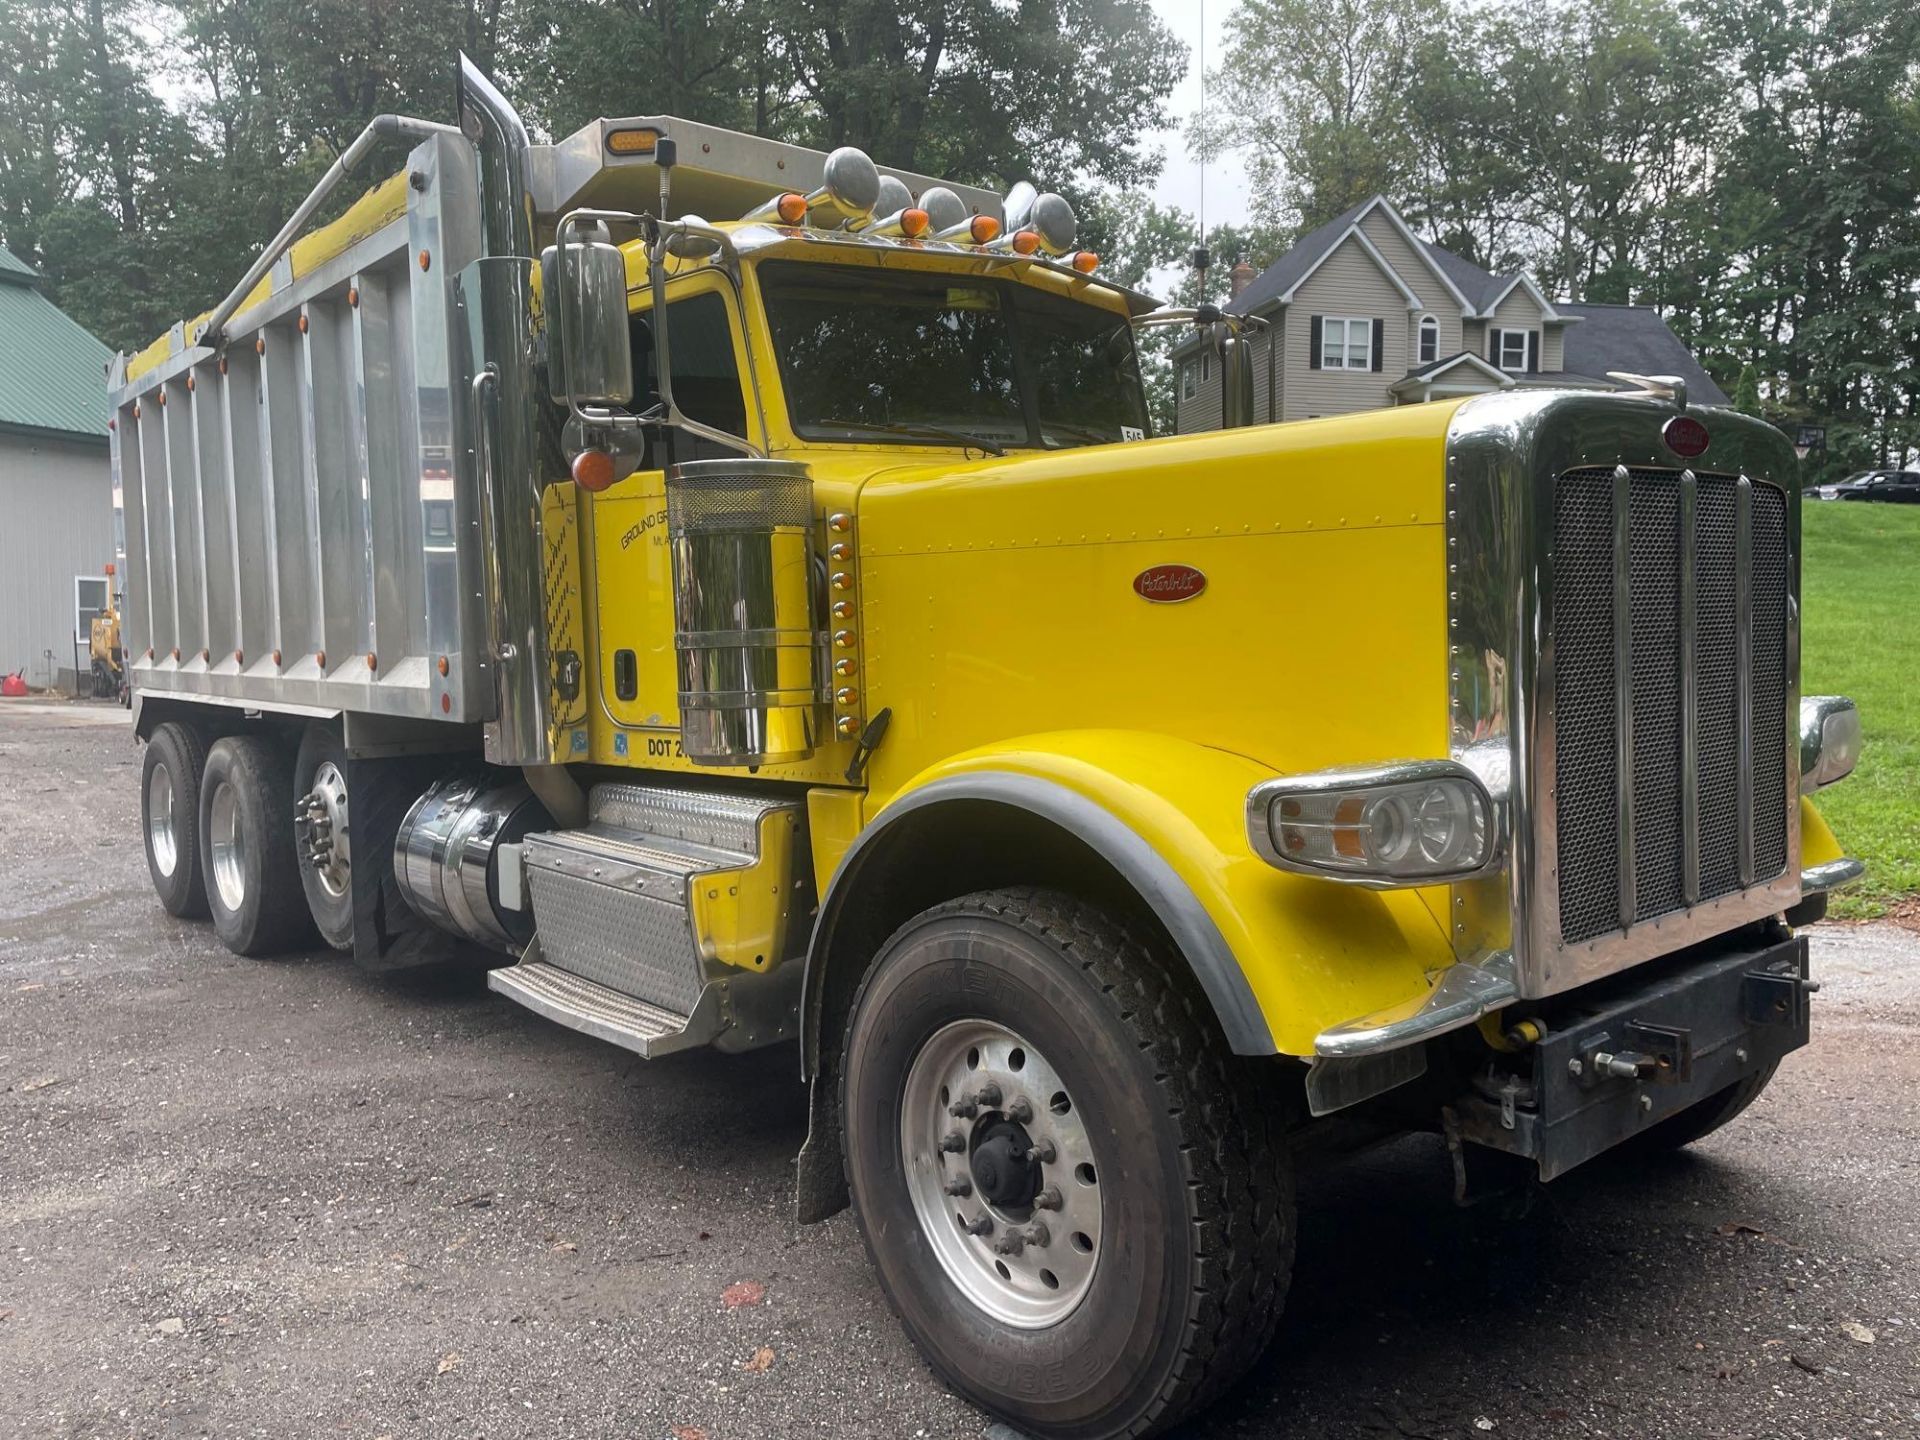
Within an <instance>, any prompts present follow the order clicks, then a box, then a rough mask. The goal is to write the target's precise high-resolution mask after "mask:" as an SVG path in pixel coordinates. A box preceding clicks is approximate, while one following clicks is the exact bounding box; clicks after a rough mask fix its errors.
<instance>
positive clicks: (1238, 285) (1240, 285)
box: [1227, 255, 1260, 301]
mask: <svg viewBox="0 0 1920 1440" xmlns="http://www.w3.org/2000/svg"><path fill="white" fill-rule="evenodd" d="M1259 273H1260V272H1259V271H1258V270H1256V269H1254V268H1253V266H1251V265H1249V264H1248V263H1247V257H1246V256H1244V255H1242V256H1241V257H1240V258H1239V259H1237V260H1235V261H1234V262H1233V269H1232V270H1231V271H1229V272H1228V274H1227V299H1228V300H1230V301H1231V300H1238V299H1239V298H1240V292H1241V291H1242V290H1244V289H1246V288H1247V286H1249V285H1251V284H1252V283H1253V278H1254V276H1256V275H1258V274H1259Z"/></svg>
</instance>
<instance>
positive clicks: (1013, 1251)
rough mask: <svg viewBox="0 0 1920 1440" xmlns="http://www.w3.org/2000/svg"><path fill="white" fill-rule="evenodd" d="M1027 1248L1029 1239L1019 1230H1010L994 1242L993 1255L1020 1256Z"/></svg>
mask: <svg viewBox="0 0 1920 1440" xmlns="http://www.w3.org/2000/svg"><path fill="white" fill-rule="evenodd" d="M1026 1248H1027V1237H1026V1236H1024V1235H1022V1234H1021V1233H1020V1232H1019V1231H1018V1230H1009V1231H1008V1232H1007V1233H1006V1234H1004V1235H1002V1236H1001V1237H1000V1238H999V1239H998V1240H996V1241H994V1242H993V1253H994V1254H996V1255H1018V1254H1019V1253H1020V1252H1021V1251H1022V1250H1024V1249H1026Z"/></svg>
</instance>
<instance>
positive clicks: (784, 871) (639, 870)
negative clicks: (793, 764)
mask: <svg viewBox="0 0 1920 1440" xmlns="http://www.w3.org/2000/svg"><path fill="white" fill-rule="evenodd" d="M588 816H589V819H588V823H587V824H586V825H585V826H583V827H581V828H579V829H575V830H551V831H547V832H544V833H541V834H536V835H529V836H527V837H526V838H525V840H523V841H522V842H521V854H522V859H523V861H524V864H525V867H526V870H525V874H526V882H527V883H526V893H527V895H528V898H529V899H530V900H531V902H532V907H533V915H534V921H535V926H536V933H537V935H538V938H539V945H540V959H541V960H542V961H543V962H544V963H546V964H548V965H550V966H552V967H554V968H556V969H558V970H561V971H564V972H567V973H569V974H571V975H573V976H576V977H578V978H579V979H581V980H585V981H588V982H590V983H593V984H596V985H599V986H602V987H604V988H606V989H608V990H610V991H612V992H614V993H616V994H619V995H625V996H630V997H632V998H633V999H635V1000H638V1001H640V1002H642V1003H644V1004H646V1005H651V1006H655V1007H658V1008H659V1009H662V1010H665V1011H667V1012H670V1013H672V1014H676V1015H689V1014H692V1013H694V1009H695V1006H696V1005H697V1004H698V1002H699V1000H700V997H701V995H702V993H703V991H704V990H705V988H706V986H707V985H708V983H709V982H711V981H713V980H715V979H720V978H727V977H732V976H737V975H739V974H741V973H742V972H743V971H755V972H767V971H770V970H771V969H774V968H777V967H778V966H779V964H780V963H781V962H782V961H784V960H786V959H787V958H788V951H789V949H791V948H792V946H793V945H794V944H796V943H797V940H796V939H795V937H797V936H799V935H800V934H801V933H802V927H801V926H800V925H799V924H798V923H797V922H796V920H795V918H794V917H795V916H796V915H799V916H804V915H805V914H806V913H807V911H806V902H805V897H801V898H799V899H796V895H797V894H798V892H799V890H800V888H801V887H802V886H803V885H804V884H805V881H806V879H807V878H808V875H807V871H806V859H807V855H806V849H805V844H804V840H803V838H802V837H803V834H804V828H803V827H804V823H805V811H804V807H803V805H802V802H801V801H799V800H798V799H795V798H791V797H778V798H769V797H767V796H764V795H751V794H740V793H729V792H709V791H705V790H690V789H680V788H673V787H667V786H658V785H630V784H608V785H596V786H595V787H594V788H593V793H592V796H591V798H590V801H589V808H588Z"/></svg>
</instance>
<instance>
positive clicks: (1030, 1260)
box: [900, 1020, 1104, 1330]
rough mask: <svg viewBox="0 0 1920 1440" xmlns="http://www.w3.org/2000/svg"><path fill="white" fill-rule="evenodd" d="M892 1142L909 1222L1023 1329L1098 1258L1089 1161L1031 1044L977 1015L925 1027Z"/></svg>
mask: <svg viewBox="0 0 1920 1440" xmlns="http://www.w3.org/2000/svg"><path fill="white" fill-rule="evenodd" d="M900 1148H901V1154H902V1159H903V1160H904V1161H905V1165H906V1180H907V1188H908V1192H909V1194H910V1196H911V1198H912V1201H913V1209H914V1216H915V1218H916V1219H917V1220H918V1221H919V1223H920V1229H921V1233H922V1234H923V1235H924V1237H925V1238H926V1240H927V1242H928V1246H929V1248H930V1249H931V1250H932V1251H933V1253H934V1255H935V1256H936V1257H938V1259H939V1261H940V1265H941V1268H942V1269H944V1270H945V1271H946V1273H947V1276H948V1278H949V1279H951V1280H952V1281H953V1283H954V1284H955V1286H957V1287H958V1289H959V1291H960V1293H961V1294H962V1295H963V1296H965V1297H966V1299H967V1300H969V1301H970V1302H972V1303H973V1304H974V1305H976V1306H978V1307H979V1308H980V1309H981V1310H983V1311H985V1312H986V1313H987V1314H989V1315H991V1316H993V1317H994V1318H995V1319H997V1320H1000V1321H1002V1322H1003V1323H1005V1324H1008V1325H1012V1326H1015V1327H1017V1328H1019V1329H1023V1330H1038V1329H1043V1328H1045V1327H1046V1326H1049V1325H1057V1324H1058V1323H1060V1321H1062V1320H1064V1319H1066V1318H1067V1316H1069V1315H1071V1314H1072V1313H1073V1312H1074V1311H1075V1310H1076V1309H1077V1308H1079V1306H1080V1303H1081V1302H1082V1301H1083V1300H1085V1298H1086V1296H1087V1292H1088V1289H1089V1288H1090V1286H1091V1285H1092V1283H1093V1275H1094V1271H1095V1269H1096V1268H1097V1266H1098V1265H1099V1261H1100V1236H1101V1223H1102V1211H1103V1208H1104V1207H1103V1202H1102V1199H1101V1194H1100V1179H1099V1170H1098V1167H1097V1165H1096V1163H1095V1157H1094V1154H1093V1143H1092V1137H1091V1136H1090V1135H1089V1133H1088V1130H1087V1126H1086V1122H1085V1120H1084V1119H1083V1118H1082V1116H1081V1113H1080V1111H1079V1109H1078V1108H1077V1107H1076V1105H1075V1104H1074V1099H1073V1096H1072V1094H1071V1092H1070V1091H1069V1090H1068V1088H1067V1085H1066V1083H1065V1081H1064V1080H1063V1078H1062V1077H1061V1076H1060V1075H1059V1074H1058V1073H1057V1072H1056V1071H1055V1070H1054V1069H1053V1067H1052V1066H1051V1065H1050V1064H1049V1063H1048V1062H1047V1060H1046V1058H1045V1057H1044V1056H1043V1055H1041V1054H1040V1053H1039V1052H1038V1051H1037V1050H1035V1049H1034V1048H1033V1046H1032V1045H1030V1044H1028V1043H1027V1042H1026V1040H1024V1039H1023V1038H1022V1037H1020V1036H1019V1035H1016V1034H1015V1033H1014V1032H1013V1031H1011V1030H1008V1029H1006V1028H1005V1027H1004V1026H1001V1025H998V1024H995V1023H993V1022H991V1021H986V1020H957V1021H954V1022H953V1023H952V1024H950V1025H946V1026H943V1027H942V1028H941V1029H939V1030H937V1031H935V1032H934V1034H932V1035H931V1036H929V1037H928V1038H927V1040H926V1042H925V1043H924V1044H923V1045H922V1046H921V1048H920V1052H919V1054H918V1055H916V1056H915V1057H914V1060H913V1063H912V1065H911V1066H909V1067H908V1071H907V1079H906V1085H905V1088H904V1091H903V1093H902V1096H901V1110H900Z"/></svg>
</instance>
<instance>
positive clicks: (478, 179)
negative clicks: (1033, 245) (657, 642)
mask: <svg viewBox="0 0 1920 1440" xmlns="http://www.w3.org/2000/svg"><path fill="white" fill-rule="evenodd" d="M464 85H465V89H464V91H463V94H465V95H467V96H468V102H467V105H468V108H467V110H466V112H465V115H464V116H463V119H464V121H465V122H466V128H465V129H464V131H456V130H452V129H450V128H448V127H434V126H426V127H425V128H428V129H434V130H437V131H439V132H441V133H435V134H433V135H432V136H431V137H430V138H428V139H425V140H423V141H422V142H421V143H420V144H419V145H418V146H417V147H416V148H415V149H414V150H413V151H412V153H411V154H410V155H409V157H408V161H407V166H406V169H405V170H404V171H402V172H401V173H400V174H399V175H396V176H394V177H393V178H392V179H391V180H389V181H388V182H386V183H385V184H383V185H381V186H378V187H376V188H375V189H374V190H372V191H369V192H368V194H367V195H366V196H365V197H363V198H362V199H361V201H360V202H359V203H358V204H356V205H355V206H354V207H353V208H352V209H350V210H349V211H348V212H347V213H346V214H345V215H343V216H342V217H341V218H340V219H339V220H337V221H335V222H334V223H333V224H331V225H329V226H327V227H325V228H324V229H323V230H320V231H317V232H315V233H314V234H312V235H309V236H307V237H306V238H305V239H303V240H301V241H299V242H298V243H297V244H295V245H293V246H292V248H291V249H290V251H289V252H288V253H287V254H286V255H285V256H282V257H281V258H280V259H278V260H277V261H276V262H275V264H274V265H273V268H272V269H271V271H269V272H268V274H267V276H266V278H265V279H263V280H262V281H261V282H260V284H259V285H258V286H257V287H256V288H255V290H254V291H253V293H251V294H250V295H248V296H246V297H245V299H244V300H242V301H240V302H239V309H238V310H237V311H236V312H235V313H234V315H233V318H232V320H231V321H230V322H228V323H227V324H226V325H225V327H224V334H223V335H222V336H220V337H218V340H219V343H218V344H217V345H209V344H206V343H201V334H200V331H201V329H202V328H203V327H202V324H201V321H204V320H205V318H206V317H201V321H189V322H185V323H183V324H180V325H176V326H174V327H173V330H172V331H171V332H170V333H169V334H168V335H167V336H166V337H164V338H163V339H161V340H160V341H158V342H156V343H155V344H154V345H152V346H149V347H148V348H147V349H146V350H145V351H143V352H141V353H140V354H139V355H137V356H134V357H132V359H130V360H129V359H127V358H125V357H121V358H119V359H117V360H116V361H115V363H114V366H113V369H112V372H111V373H110V375H109V378H108V388H109V391H110V397H111V400H112V403H113V406H114V428H113V433H112V455H113V465H114V474H115V476H116V478H117V479H118V481H119V483H120V485H121V487H122V493H123V495H124V497H125V506H126V530H127V583H126V595H127V606H126V609H127V620H126V644H127V648H128V653H129V655H130V657H131V661H132V665H131V679H132V683H133V685H134V687H135V689H136V691H137V692H140V693H143V694H147V695H155V694H165V695H170V696H180V697H183V698H191V699H197V700H205V701H212V702H216V703H224V704H230V705H239V706H245V707H249V708H258V709H271V710H281V711H295V712H301V713H315V714H333V713H353V712H358V713H365V714H375V715H389V716H403V717H412V718H417V719H422V720H432V721H445V722H450V723H466V724H476V723H484V724H486V726H487V730H486V752H487V756H488V758H489V759H492V760H495V761H497V762H498V763H503V764H525V763H536V762H542V761H545V760H547V759H550V758H552V755H551V751H552V745H553V743H554V737H555V735H556V734H557V729H556V721H555V719H554V716H555V707H556V705H557V704H559V703H560V701H561V699H562V697H563V696H564V699H565V700H566V701H567V702H568V703H571V701H572V699H573V698H574V697H573V695H572V693H571V692H570V691H568V690H567V686H568V685H569V684H570V683H571V682H570V681H569V680H568V679H567V677H569V676H576V677H577V674H578V668H579V667H578V657H577V656H576V657H571V662H570V668H569V663H566V662H567V660H568V657H553V663H551V664H550V663H549V662H550V657H549V656H548V654H547V640H546V631H547V629H548V622H549V616H548V606H549V604H551V603H554V601H555V597H554V596H552V595H550V594H548V593H547V589H546V587H545V585H544V580H543V575H544V570H545V553H544V548H543V547H544V544H545V543H546V542H545V541H543V538H542V535H541V514H542V496H541V492H542V490H543V488H544V486H545V485H546V484H547V483H548V482H549V481H552V480H559V479H563V478H565V471H564V468H563V467H562V466H560V465H555V466H554V468H553V472H552V473H551V474H541V473H536V471H537V468H538V466H539V465H540V463H541V461H540V460H539V458H538V457H537V455H536V450H537V448H538V447H537V445H536V442H535V438H534V437H535V432H536V430H537V428H538V419H537V415H536V407H537V406H538V405H539V404H541V403H542V399H541V396H540V394H539V392H540V391H541V389H542V384H543V376H542V374H541V372H540V370H539V369H538V367H537V356H538V351H539V346H540V337H539V335H538V332H537V324H538V317H537V315H536V314H535V313H534V311H535V307H534V305H533V304H532V301H531V294H532V290H533V264H534V261H533V250H534V248H535V247H536V246H537V245H539V244H543V243H545V241H546V239H547V238H548V237H550V236H551V233H552V231H553V227H554V224H555V222H556V221H557V220H558V219H559V217H560V214H561V213H562V212H564V211H565V210H569V209H572V208H573V207H575V206H576V205H579V204H581V203H583V200H591V201H592V202H593V203H595V204H602V205H606V204H617V205H620V206H622V207H624V208H626V209H629V210H632V211H634V212H643V211H650V210H653V209H657V208H658V205H657V197H658V189H659V181H660V171H659V169H658V167H657V166H656V165H655V164H654V156H653V153H652V150H651V148H649V149H648V150H647V151H645V152H633V151H630V150H628V149H627V148H626V147H625V146H624V145H622V144H621V143H618V142H616V140H615V139H614V138H613V137H614V136H615V135H616V134H618V133H633V132H640V133H644V134H645V135H648V136H653V137H659V136H665V135H672V136H674V137H675V139H676V141H677V144H678V146H679V148H680V152H681V155H682V156H683V159H682V161H681V163H680V165H679V166H678V167H677V168H676V169H675V171H674V176H675V179H674V191H673V197H672V202H671V205H670V212H671V215H672V216H676V217H677V216H679V215H683V214H687V213H691V212H696V211H698V210H700V209H702V208H704V209H706V210H707V212H708V213H709V214H712V215H715V216H717V217H725V216H726V214H727V213H728V212H729V211H731V212H732V213H733V214H738V213H739V209H738V207H740V206H744V205H750V204H753V203H756V202H758V201H759V200H762V199H765V198H768V197H770V196H773V195H777V194H779V193H780V192H782V191H784V190H787V189H790V188H798V189H808V188H811V187H812V186H815V185H817V184H818V183H819V182H820V177H821V175H822V173H823V167H824V164H825V161H826V158H827V157H826V156H824V155H823V154H821V153H820V152H819V151H815V150H807V149H803V148H800V147H797V146H791V145H783V144H779V143H777V142H774V141H770V140H763V139H759V138H757V137H753V136H741V135H734V134H732V133H731V132H728V131H724V130H718V129H714V128H712V127H709V126H702V125H698V124H695V123H693V122H689V121H685V120H680V119H677V118H674V117H671V116H646V117H637V118H633V119H628V120H597V121H594V122H592V123H590V124H589V125H587V126H585V127H583V128H582V129H581V130H580V131H579V132H578V133H576V134H575V135H573V136H570V137H568V138H567V139H565V140H563V141H560V142H559V143H557V144H555V145H551V146H543V145H532V144H530V143H529V142H528V139H527V136H526V132H525V130H524V129H523V128H521V127H520V125H519V122H518V120H517V117H514V116H513V115H512V112H511V108H510V107H508V106H507V105H506V104H505V102H504V100H501V99H500V98H499V97H498V95H497V92H494V91H493V90H492V89H491V87H490V86H489V85H487V83H486V82H485V80H484V78H482V77H480V76H479V75H478V73H477V72H472V73H469V74H468V75H467V76H466V79H465V81H464ZM476 97H477V99H476ZM406 123H408V124H411V125H415V126H420V125H422V123H423V122H406ZM470 136H478V137H479V138H478V140H477V141H470V140H469V138H468V137H470ZM890 173H892V174H894V175H895V176H896V177H897V178H899V179H901V180H902V182H903V183H905V184H907V185H908V186H909V188H910V189H911V190H913V191H914V192H915V193H920V192H922V191H924V190H925V189H926V188H927V187H929V186H931V185H933V184H935V183H937V182H935V181H934V180H933V179H931V178H930V177H927V176H922V175H910V174H906V173H905V172H900V171H892V172H890ZM953 188H954V189H956V190H957V191H958V193H959V194H960V195H961V196H962V198H963V201H964V203H966V204H968V205H969V206H972V207H973V208H975V209H978V210H981V211H987V212H992V213H998V208H999V199H998V197H997V196H994V195H992V194H991V193H989V192H986V191H981V190H974V189H971V188H969V187H964V186H958V187H953ZM242 258H243V257H241V256H236V257H235V260H236V269H238V268H239V262H240V260H241V259H242ZM244 258H247V259H251V258H252V257H251V256H247V257H244ZM549 458H550V459H551V458H552V457H549ZM562 598H564V597H562Z"/></svg>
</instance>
